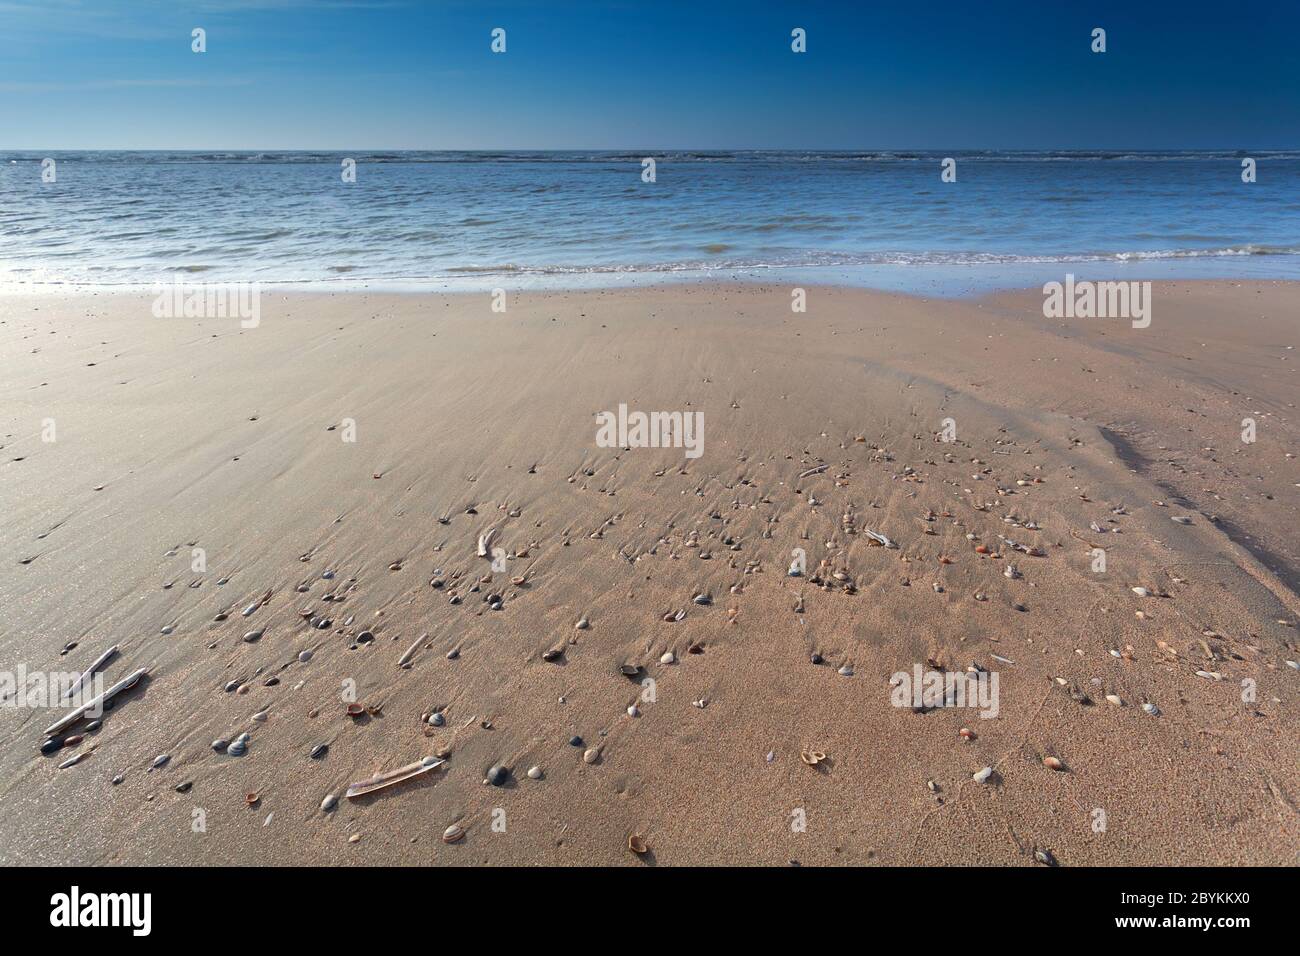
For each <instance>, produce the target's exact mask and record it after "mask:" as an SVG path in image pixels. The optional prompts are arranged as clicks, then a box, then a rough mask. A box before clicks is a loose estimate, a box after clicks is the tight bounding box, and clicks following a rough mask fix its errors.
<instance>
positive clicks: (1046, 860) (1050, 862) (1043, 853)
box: [1034, 850, 1056, 866]
mask: <svg viewBox="0 0 1300 956" xmlns="http://www.w3.org/2000/svg"><path fill="white" fill-rule="evenodd" d="M1034 859H1035V860H1037V861H1038V862H1039V863H1041V864H1043V866H1056V858H1055V857H1054V856H1052V854H1051V851H1049V850H1035V851H1034Z"/></svg>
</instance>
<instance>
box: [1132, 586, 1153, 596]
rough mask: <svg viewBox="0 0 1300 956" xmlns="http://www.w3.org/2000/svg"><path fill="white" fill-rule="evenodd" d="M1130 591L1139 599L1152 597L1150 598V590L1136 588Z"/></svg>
mask: <svg viewBox="0 0 1300 956" xmlns="http://www.w3.org/2000/svg"><path fill="white" fill-rule="evenodd" d="M1129 590H1131V591H1132V592H1133V593H1134V594H1136V595H1137V596H1138V597H1150V596H1151V591H1150V590H1148V589H1147V588H1143V587H1136V588H1130V589H1129Z"/></svg>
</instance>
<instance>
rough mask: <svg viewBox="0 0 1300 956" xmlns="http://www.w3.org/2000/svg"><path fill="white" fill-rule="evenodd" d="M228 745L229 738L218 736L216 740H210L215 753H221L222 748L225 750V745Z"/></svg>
mask: <svg viewBox="0 0 1300 956" xmlns="http://www.w3.org/2000/svg"><path fill="white" fill-rule="evenodd" d="M229 746H230V741H229V740H222V739H221V738H220V737H218V738H217V739H216V740H214V741H212V749H213V750H215V751H216V752H217V753H221V752H222V751H223V750H225V749H226V748H227V747H229Z"/></svg>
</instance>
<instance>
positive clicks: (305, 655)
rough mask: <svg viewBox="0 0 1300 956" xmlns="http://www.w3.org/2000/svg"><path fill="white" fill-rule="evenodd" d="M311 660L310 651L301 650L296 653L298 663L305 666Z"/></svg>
mask: <svg viewBox="0 0 1300 956" xmlns="http://www.w3.org/2000/svg"><path fill="white" fill-rule="evenodd" d="M309 660H311V651H307V650H303V651H299V652H298V663H300V664H306V663H307V662H308V661H309Z"/></svg>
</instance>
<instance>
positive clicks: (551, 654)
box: [542, 647, 564, 661]
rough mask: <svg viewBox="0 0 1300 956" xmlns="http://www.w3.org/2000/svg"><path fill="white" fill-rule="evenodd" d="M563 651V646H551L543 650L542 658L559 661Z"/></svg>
mask: <svg viewBox="0 0 1300 956" xmlns="http://www.w3.org/2000/svg"><path fill="white" fill-rule="evenodd" d="M563 653H564V649H563V648H560V647H551V648H548V649H547V650H544V651H542V660H544V661H557V660H559V659H560V656H561V655H562V654H563Z"/></svg>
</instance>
